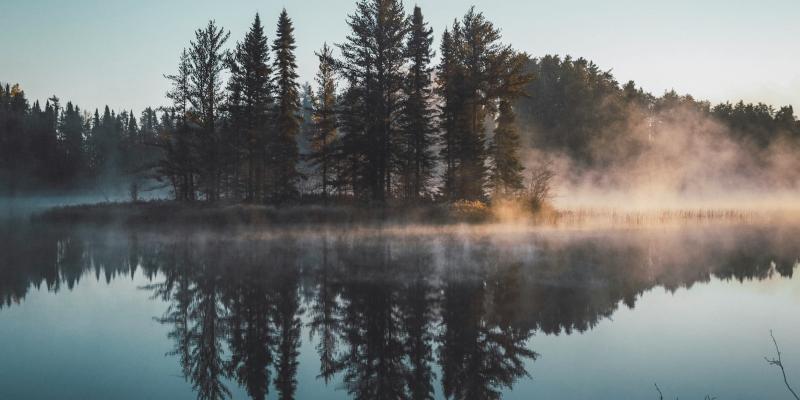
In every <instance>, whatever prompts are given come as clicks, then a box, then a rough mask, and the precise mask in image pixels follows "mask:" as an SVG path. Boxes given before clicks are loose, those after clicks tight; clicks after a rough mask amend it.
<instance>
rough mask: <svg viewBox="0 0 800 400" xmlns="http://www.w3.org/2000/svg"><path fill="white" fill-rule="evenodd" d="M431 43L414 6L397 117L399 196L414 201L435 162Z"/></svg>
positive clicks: (429, 32)
mask: <svg viewBox="0 0 800 400" xmlns="http://www.w3.org/2000/svg"><path fill="white" fill-rule="evenodd" d="M432 44H433V29H431V28H429V27H428V25H427V23H426V22H425V21H424V18H423V16H422V10H421V9H420V8H419V7H414V14H413V16H412V18H411V29H410V35H409V38H408V44H407V55H408V58H409V59H410V60H411V65H410V67H409V70H408V73H407V74H406V78H405V84H404V91H405V99H404V101H403V113H402V117H401V120H402V126H403V138H402V144H401V146H402V147H401V151H402V155H401V165H400V167H401V171H402V172H401V174H400V176H401V179H402V184H403V193H404V196H405V198H406V199H408V200H418V199H420V198H422V197H423V196H424V195H425V194H426V192H427V191H428V183H429V181H430V180H431V177H432V175H433V168H434V163H435V158H434V154H433V150H432V144H433V140H434V130H435V129H434V126H433V121H434V110H433V105H432V98H431V97H432V81H431V73H432V71H433V69H432V68H431V67H430V62H431V58H432V57H433V50H432V49H431V45H432Z"/></svg>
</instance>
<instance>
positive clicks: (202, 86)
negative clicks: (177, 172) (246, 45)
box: [189, 20, 230, 201]
mask: <svg viewBox="0 0 800 400" xmlns="http://www.w3.org/2000/svg"><path fill="white" fill-rule="evenodd" d="M229 37H230V32H225V30H224V29H223V28H222V27H218V26H217V24H216V23H215V22H214V21H213V20H211V21H209V22H208V25H207V26H206V27H205V28H203V29H198V30H197V31H196V32H195V40H194V41H192V42H191V47H190V50H189V59H190V61H191V74H190V78H189V82H190V87H191V96H190V97H189V101H190V102H191V104H192V113H191V115H192V118H193V122H195V123H197V124H198V125H199V126H200V130H199V131H198V134H199V135H198V136H199V140H198V143H197V146H198V154H199V157H200V159H201V160H202V162H201V163H199V165H198V167H199V170H200V172H201V173H200V180H201V184H202V185H203V191H204V192H205V197H206V200H208V201H216V200H218V199H219V197H220V188H221V187H220V183H221V173H222V170H223V161H224V160H223V154H224V151H223V146H224V145H225V144H226V142H224V141H223V139H222V136H221V132H220V130H218V129H217V119H218V118H219V117H220V115H219V108H220V106H221V104H222V100H223V98H224V93H223V91H222V72H223V71H224V70H225V68H226V64H227V63H226V62H225V61H226V60H227V58H228V53H227V51H225V50H223V47H224V45H225V42H226V41H227V40H228V38H229Z"/></svg>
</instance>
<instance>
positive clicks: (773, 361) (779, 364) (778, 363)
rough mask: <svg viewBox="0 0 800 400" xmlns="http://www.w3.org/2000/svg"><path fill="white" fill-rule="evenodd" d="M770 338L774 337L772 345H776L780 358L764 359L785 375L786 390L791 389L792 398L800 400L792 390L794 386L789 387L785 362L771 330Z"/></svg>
mask: <svg viewBox="0 0 800 400" xmlns="http://www.w3.org/2000/svg"><path fill="white" fill-rule="evenodd" d="M769 336H770V337H772V343H774V344H775V352H777V353H778V358H773V359H769V358H767V357H764V359H765V360H767V363H769V365H775V366H777V367H778V368H780V369H781V374H783V383H785V384H786V388H787V389H789V392H791V393H792V396H794V398H795V399H797V400H800V397H798V396H797V393H796V392H795V391H794V389H792V386H791V385H789V380H788V379H787V378H786V370H785V369H784V368H783V361H782V360H781V349H780V348H779V347H778V341H777V340H775V335H773V334H772V330H771V329H770V331H769Z"/></svg>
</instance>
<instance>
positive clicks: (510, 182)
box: [491, 99, 525, 196]
mask: <svg viewBox="0 0 800 400" xmlns="http://www.w3.org/2000/svg"><path fill="white" fill-rule="evenodd" d="M519 147H520V139H519V132H518V130H517V126H516V121H515V116H514V111H513V110H512V108H511V103H510V102H509V101H508V100H505V99H503V100H501V101H500V106H499V107H498V117H497V127H496V128H495V130H494V139H493V143H492V151H491V153H492V160H493V166H492V171H491V174H492V177H491V185H492V188H493V190H494V195H495V196H507V195H511V194H513V193H514V192H516V191H519V190H521V189H522V188H523V184H522V181H523V177H522V171H523V170H524V169H525V168H524V167H523V166H522V163H521V162H520V160H519Z"/></svg>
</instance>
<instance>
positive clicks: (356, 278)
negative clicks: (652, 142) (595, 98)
mask: <svg viewBox="0 0 800 400" xmlns="http://www.w3.org/2000/svg"><path fill="white" fill-rule="evenodd" d="M798 234H800V227H794V226H767V225H759V224H752V225H744V224H742V225H736V224H705V225H697V226H691V225H689V226H672V227H642V228H636V229H628V228H607V229H602V228H594V229H579V228H574V229H545V228H542V229H521V228H508V227H501V226H488V227H466V226H458V227H436V228H434V227H388V228H385V229H380V228H375V227H365V228H358V229H347V230H345V229H336V228H322V227H319V228H306V229H299V228H298V229H292V230H274V231H272V230H256V229H238V230H228V231H212V230H186V229H179V228H174V229H122V228H103V227H90V226H73V227H47V226H44V225H31V224H27V223H23V222H15V221H6V222H0V254H1V255H0V399H3V400H5V399H55V398H58V399H112V398H113V399H195V398H199V399H216V398H227V397H230V398H235V399H247V398H253V399H264V398H281V399H290V398H297V399H316V398H336V399H349V398H358V399H406V398H407V399H425V398H437V399H439V398H454V399H486V398H507V399H531V398H546V399H554V398H558V399H658V398H659V394H658V392H657V391H656V388H655V386H654V385H655V384H658V386H659V387H660V389H661V391H663V393H664V396H665V398H675V397H680V398H681V399H703V398H704V397H705V396H706V395H710V396H712V397H716V398H718V399H767V398H768V399H790V398H791V397H790V394H789V393H788V391H787V390H786V387H785V386H784V385H783V381H782V378H781V376H780V370H779V369H777V368H776V367H774V366H770V365H768V364H767V362H766V361H765V360H764V357H765V356H768V357H774V356H775V349H774V346H773V344H772V339H771V338H770V330H772V331H773V332H774V334H775V337H776V339H777V340H778V343H779V344H780V346H781V350H782V353H783V354H782V357H783V360H784V364H785V366H786V368H787V372H788V374H789V379H790V381H791V380H792V379H793V380H794V382H795V383H796V385H800V312H798V310H800V277H798V256H800V247H798V243H800V236H798Z"/></svg>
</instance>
